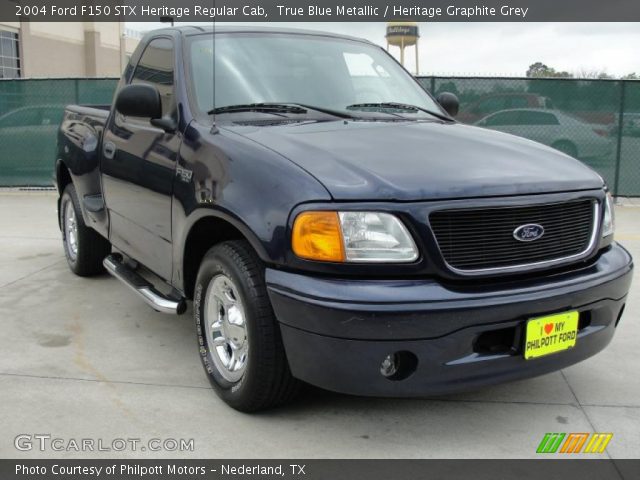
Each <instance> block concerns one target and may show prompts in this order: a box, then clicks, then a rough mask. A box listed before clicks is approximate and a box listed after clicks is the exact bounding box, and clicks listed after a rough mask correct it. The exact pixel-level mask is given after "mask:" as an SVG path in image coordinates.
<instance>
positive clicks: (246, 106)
mask: <svg viewBox="0 0 640 480" xmlns="http://www.w3.org/2000/svg"><path fill="white" fill-rule="evenodd" d="M236 112H265V113H295V114H303V113H307V109H306V108H302V107H300V106H298V105H292V104H289V103H241V104H238V105H225V106H224V107H216V108H213V109H211V110H209V111H208V112H207V114H208V115H214V114H217V113H236Z"/></svg>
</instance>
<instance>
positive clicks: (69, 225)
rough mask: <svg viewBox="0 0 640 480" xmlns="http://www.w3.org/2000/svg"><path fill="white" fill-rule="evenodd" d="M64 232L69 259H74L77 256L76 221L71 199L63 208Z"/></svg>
mask: <svg viewBox="0 0 640 480" xmlns="http://www.w3.org/2000/svg"><path fill="white" fill-rule="evenodd" d="M64 232H65V239H66V241H67V242H66V244H67V253H68V254H69V257H70V258H71V260H75V259H76V258H77V256H78V222H77V219H76V212H75V210H74V208H73V202H72V201H71V199H69V200H68V201H67V204H66V205H65V209H64Z"/></svg>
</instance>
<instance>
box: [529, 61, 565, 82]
mask: <svg viewBox="0 0 640 480" xmlns="http://www.w3.org/2000/svg"><path fill="white" fill-rule="evenodd" d="M527 77H529V78H572V77H573V75H571V74H570V73H569V72H566V71H563V72H557V71H556V69H555V68H551V67H549V66H547V65H545V64H544V63H542V62H536V63H532V64H531V65H529V70H527Z"/></svg>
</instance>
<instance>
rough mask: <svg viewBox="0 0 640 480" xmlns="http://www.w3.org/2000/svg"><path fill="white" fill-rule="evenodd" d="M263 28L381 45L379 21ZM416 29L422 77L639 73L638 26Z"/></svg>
mask: <svg viewBox="0 0 640 480" xmlns="http://www.w3.org/2000/svg"><path fill="white" fill-rule="evenodd" d="M176 25H180V23H176ZM218 25H224V23H222V22H218ZM242 25H256V24H255V23H246V24H242ZM263 25H269V26H274V27H276V26H284V27H288V28H304V29H310V30H322V31H330V32H335V33H344V34H349V35H353V36H356V37H362V38H366V39H368V40H370V41H372V42H375V43H377V44H380V45H383V46H386V41H385V38H384V33H385V24H384V23H351V22H349V23H347V22H342V23H336V22H332V23H322V22H316V23H295V22H289V23H276V22H273V23H268V24H263ZM126 26H127V27H128V28H132V29H135V30H139V31H146V30H150V29H153V28H158V27H160V26H163V25H162V24H155V23H137V22H130V23H127V25H126ZM419 28H420V37H421V38H420V46H419V53H420V58H419V63H420V72H419V73H420V74H423V75H434V74H435V75H438V74H440V75H489V76H524V75H525V73H526V71H527V68H528V67H529V65H531V64H532V63H535V62H538V61H540V62H542V63H544V64H546V65H548V66H549V67H553V68H555V69H556V70H566V71H569V72H572V73H576V72H592V71H598V72H605V73H607V74H609V75H613V76H622V75H626V74H628V73H632V72H636V73H638V74H640V53H639V50H638V45H640V23H557V22H556V23H525V22H519V23H475V22H466V23H464V22H459V23H440V22H436V23H420V24H419ZM392 53H393V54H394V55H395V56H396V57H399V51H398V49H397V48H395V49H394V48H393V47H392ZM414 55H415V54H414V52H413V50H412V49H411V48H409V49H407V50H406V57H407V62H406V66H407V68H408V69H409V70H410V71H412V72H415V67H414V61H413V58H414Z"/></svg>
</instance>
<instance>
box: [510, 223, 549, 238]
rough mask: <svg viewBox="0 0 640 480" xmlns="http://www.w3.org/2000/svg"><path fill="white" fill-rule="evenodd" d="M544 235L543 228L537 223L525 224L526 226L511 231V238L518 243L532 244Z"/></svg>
mask: <svg viewBox="0 0 640 480" xmlns="http://www.w3.org/2000/svg"><path fill="white" fill-rule="evenodd" d="M543 235H544V227H543V226H542V225H538V224H537V223H527V224H526V225H520V226H519V227H518V228H516V229H515V230H514V231H513V238H515V239H516V240H518V241H519V242H533V241H534V240H538V239H539V238H542V236H543Z"/></svg>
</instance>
